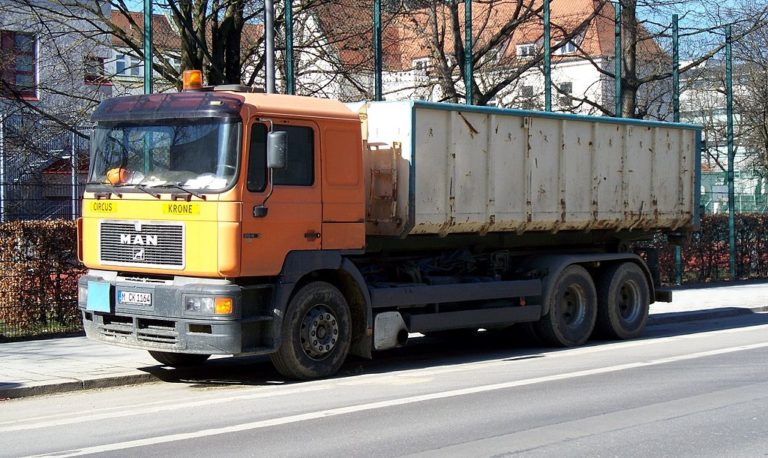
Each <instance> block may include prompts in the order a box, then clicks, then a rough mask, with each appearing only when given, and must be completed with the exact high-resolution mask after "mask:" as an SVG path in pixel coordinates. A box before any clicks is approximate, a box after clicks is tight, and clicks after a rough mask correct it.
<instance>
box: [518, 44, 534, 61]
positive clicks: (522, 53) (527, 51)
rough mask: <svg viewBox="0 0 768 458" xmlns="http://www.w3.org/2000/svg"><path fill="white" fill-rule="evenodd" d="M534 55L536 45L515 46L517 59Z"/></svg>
mask: <svg viewBox="0 0 768 458" xmlns="http://www.w3.org/2000/svg"><path fill="white" fill-rule="evenodd" d="M534 54H536V45H535V44H533V43H526V44H522V45H517V57H523V58H527V57H533V55H534Z"/></svg>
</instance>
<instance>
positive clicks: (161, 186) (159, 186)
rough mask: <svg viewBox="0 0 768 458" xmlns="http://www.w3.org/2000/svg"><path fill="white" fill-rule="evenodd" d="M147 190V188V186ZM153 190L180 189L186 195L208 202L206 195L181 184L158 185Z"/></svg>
mask: <svg viewBox="0 0 768 458" xmlns="http://www.w3.org/2000/svg"><path fill="white" fill-rule="evenodd" d="M138 186H144V185H138ZM138 186H137V187H138ZM145 188H147V186H145ZM152 188H174V189H178V190H180V191H184V192H185V193H187V194H188V195H190V196H195V197H197V198H200V199H202V200H206V199H207V197H206V196H205V194H201V193H199V192H197V191H193V190H191V189H187V188H185V187H183V186H182V185H181V183H158V184H156V185H153V186H152ZM140 189H141V188H140ZM141 190H142V191H144V192H150V191H148V190H147V189H141ZM157 197H159V196H157Z"/></svg>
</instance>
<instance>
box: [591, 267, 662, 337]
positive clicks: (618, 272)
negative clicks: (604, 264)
mask: <svg viewBox="0 0 768 458" xmlns="http://www.w3.org/2000/svg"><path fill="white" fill-rule="evenodd" d="M597 303H598V307H597V325H596V331H597V332H598V334H599V335H600V336H604V337H608V338H611V339H632V338H634V337H637V336H639V335H640V334H641V333H642V332H643V330H644V329H645V323H646V322H647V321H648V308H649V306H650V291H649V288H648V280H647V279H646V277H645V274H644V273H643V271H642V269H641V268H640V267H639V266H638V265H637V264H635V263H632V262H625V263H622V264H617V265H614V266H611V267H609V268H608V269H607V270H606V271H605V272H603V274H602V275H601V276H600V279H599V282H598V284H597Z"/></svg>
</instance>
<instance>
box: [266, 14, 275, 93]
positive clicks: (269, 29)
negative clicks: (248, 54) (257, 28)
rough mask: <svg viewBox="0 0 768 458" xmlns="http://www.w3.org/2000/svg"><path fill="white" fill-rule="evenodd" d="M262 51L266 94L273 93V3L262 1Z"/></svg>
mask: <svg viewBox="0 0 768 458" xmlns="http://www.w3.org/2000/svg"><path fill="white" fill-rule="evenodd" d="M264 37H265V42H264V49H265V50H266V53H265V54H266V56H265V57H266V59H265V60H266V67H267V68H266V79H267V81H266V92H267V94H274V93H275V2H274V0H265V1H264Z"/></svg>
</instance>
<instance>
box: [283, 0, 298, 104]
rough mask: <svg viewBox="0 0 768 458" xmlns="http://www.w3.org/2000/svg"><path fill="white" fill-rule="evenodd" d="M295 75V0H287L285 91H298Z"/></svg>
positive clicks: (290, 92)
mask: <svg viewBox="0 0 768 458" xmlns="http://www.w3.org/2000/svg"><path fill="white" fill-rule="evenodd" d="M293 78H294V75H293V0H285V92H286V93H287V94H289V95H293V94H294V93H296V83H295V81H294V79H293Z"/></svg>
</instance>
